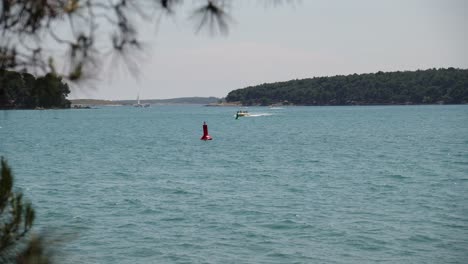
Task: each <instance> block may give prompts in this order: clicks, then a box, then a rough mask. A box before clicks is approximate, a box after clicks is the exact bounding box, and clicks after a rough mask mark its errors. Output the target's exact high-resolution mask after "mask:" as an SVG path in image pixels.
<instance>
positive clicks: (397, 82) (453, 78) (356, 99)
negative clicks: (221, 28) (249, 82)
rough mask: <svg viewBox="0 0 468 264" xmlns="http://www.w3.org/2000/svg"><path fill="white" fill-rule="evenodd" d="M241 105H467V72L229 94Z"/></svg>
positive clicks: (312, 82) (381, 76)
mask: <svg viewBox="0 0 468 264" xmlns="http://www.w3.org/2000/svg"><path fill="white" fill-rule="evenodd" d="M226 101H228V102H237V101H240V102H242V104H244V105H267V104H277V103H292V104H295V105H368V104H435V103H443V104H466V103H468V70H464V69H454V68H448V69H428V70H418V71H403V72H400V71H397V72H386V73H384V72H377V73H370V74H359V75H358V74H353V75H347V76H342V75H340V76H334V77H316V78H312V79H302V80H291V81H287V82H277V83H269V84H267V83H264V84H261V85H257V86H250V87H247V88H243V89H237V90H234V91H231V92H230V93H229V94H228V95H227V97H226Z"/></svg>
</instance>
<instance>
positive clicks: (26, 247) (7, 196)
mask: <svg viewBox="0 0 468 264" xmlns="http://www.w3.org/2000/svg"><path fill="white" fill-rule="evenodd" d="M0 170H1V171H0V173H1V174H0V263H13V262H17V263H49V258H48V257H46V256H45V254H43V253H44V250H43V249H42V243H41V242H40V239H38V238H37V237H32V236H31V234H30V233H31V232H30V231H31V228H32V225H33V222H34V216H35V213H34V210H33V208H32V206H31V203H29V202H24V201H23V194H22V193H21V192H18V191H16V192H15V191H14V190H13V184H14V178H13V173H12V171H11V168H10V167H9V166H8V164H7V162H6V161H5V160H4V159H3V157H2V158H1V159H0ZM32 260H34V262H31V261H32Z"/></svg>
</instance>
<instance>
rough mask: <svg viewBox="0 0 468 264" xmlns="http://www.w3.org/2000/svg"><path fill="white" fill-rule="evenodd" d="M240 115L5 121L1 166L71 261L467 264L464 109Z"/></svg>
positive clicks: (53, 113)
mask: <svg viewBox="0 0 468 264" xmlns="http://www.w3.org/2000/svg"><path fill="white" fill-rule="evenodd" d="M237 110H238V109H236V108H230V107H219V108H217V107H203V106H153V107H150V108H134V107H101V108H99V109H71V110H43V111H26V110H22V111H0V155H2V156H4V157H5V158H6V159H7V160H8V162H9V164H10V165H11V167H12V168H13V171H14V175H15V186H16V187H17V190H19V191H21V192H23V193H24V195H25V196H26V198H27V199H29V200H30V201H31V202H32V203H33V205H34V208H35V210H36V213H37V218H36V219H37V220H36V223H35V228H34V229H35V232H36V233H45V234H47V235H48V236H52V237H54V236H55V238H57V237H58V239H61V242H59V243H58V245H57V244H55V245H54V246H53V247H54V249H55V254H56V257H57V258H58V259H59V260H61V263H376V262H379V263H380V262H387V263H468V106H466V105H462V106H439V105H437V106H349V107H348V106H346V107H344V106H341V107H331V106H325V107H284V108H283V109H270V108H267V107H251V108H249V109H248V110H249V112H250V113H251V116H250V117H241V118H239V119H238V120H236V119H235V112H236V111H237ZM203 121H206V122H207V124H208V128H209V133H210V134H211V136H212V137H213V140H212V141H207V142H204V141H201V140H200V137H201V136H202V124H203Z"/></svg>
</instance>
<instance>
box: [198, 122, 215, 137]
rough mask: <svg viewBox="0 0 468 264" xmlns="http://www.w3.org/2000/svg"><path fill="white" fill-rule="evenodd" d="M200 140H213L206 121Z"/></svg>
mask: <svg viewBox="0 0 468 264" xmlns="http://www.w3.org/2000/svg"><path fill="white" fill-rule="evenodd" d="M200 139H201V140H205V141H206V140H212V139H213V138H212V137H211V136H210V135H208V125H207V124H206V122H205V121H203V136H202V137H201V138H200Z"/></svg>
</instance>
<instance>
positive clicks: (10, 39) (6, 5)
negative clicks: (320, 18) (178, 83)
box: [0, 0, 230, 81]
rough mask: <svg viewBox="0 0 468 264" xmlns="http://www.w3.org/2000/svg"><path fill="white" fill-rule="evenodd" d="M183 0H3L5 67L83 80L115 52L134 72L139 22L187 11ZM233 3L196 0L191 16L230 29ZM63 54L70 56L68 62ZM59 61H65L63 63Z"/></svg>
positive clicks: (0, 54)
mask: <svg viewBox="0 0 468 264" xmlns="http://www.w3.org/2000/svg"><path fill="white" fill-rule="evenodd" d="M183 2H184V1H183V0H138V1H136V0H110V1H100V0H42V1H37V0H23V1H8V0H6V1H1V2H0V34H1V36H2V37H1V38H0V69H13V70H27V71H30V72H34V73H36V74H47V73H53V74H57V75H60V76H63V77H64V78H67V79H68V80H71V81H77V80H80V79H82V78H83V77H86V75H92V74H95V73H96V70H97V69H98V68H99V66H100V65H99V64H100V62H101V61H103V59H102V57H100V56H101V55H105V54H110V53H112V54H115V55H117V56H119V57H121V58H122V59H123V60H125V62H126V63H127V66H128V67H129V70H130V71H131V72H135V71H136V69H135V68H136V67H137V61H136V60H135V59H134V56H129V53H131V52H134V51H138V50H142V48H143V44H142V42H141V41H140V39H139V36H138V27H137V26H136V24H137V23H140V22H144V23H145V24H149V25H151V24H157V23H158V21H159V20H160V19H161V17H162V16H163V15H171V14H174V13H175V11H176V10H177V9H181V8H182V5H183ZM229 2H230V1H223V0H204V1H198V2H193V4H192V5H194V9H193V14H192V16H191V18H192V19H194V20H195V27H196V31H197V32H198V31H200V30H201V29H202V28H205V26H207V28H208V29H209V30H210V31H211V32H212V33H216V32H220V33H227V30H228V22H229V20H230V18H229V15H228V14H227V12H226V9H227V8H228V3H229ZM156 14H159V15H156ZM51 47H54V48H53V50H50V48H51ZM98 47H99V48H98ZM58 50H63V51H64V54H58V53H57V51H58ZM102 51H104V52H102ZM63 55H65V59H63V60H62V57H63ZM57 61H58V62H59V63H62V64H64V65H57ZM59 66H63V67H59ZM59 68H60V69H63V70H62V72H60V73H59V72H57V69H59ZM32 70H33V71H32ZM87 77H90V76H87Z"/></svg>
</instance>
